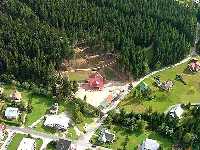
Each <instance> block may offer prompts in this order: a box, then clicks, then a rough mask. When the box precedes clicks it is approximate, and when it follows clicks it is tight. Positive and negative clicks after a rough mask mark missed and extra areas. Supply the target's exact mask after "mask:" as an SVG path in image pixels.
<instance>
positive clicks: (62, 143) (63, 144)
mask: <svg viewBox="0 0 200 150" xmlns="http://www.w3.org/2000/svg"><path fill="white" fill-rule="evenodd" d="M70 145H71V141H67V140H64V139H59V140H58V141H57V144H56V150H68V149H69V148H70Z"/></svg>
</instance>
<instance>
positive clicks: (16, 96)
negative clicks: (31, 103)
mask: <svg viewBox="0 0 200 150" xmlns="http://www.w3.org/2000/svg"><path fill="white" fill-rule="evenodd" d="M10 98H11V99H12V100H13V101H15V102H20V101H21V99H22V95H21V93H20V92H18V91H17V90H15V91H14V92H13V93H12V94H11V95H10Z"/></svg>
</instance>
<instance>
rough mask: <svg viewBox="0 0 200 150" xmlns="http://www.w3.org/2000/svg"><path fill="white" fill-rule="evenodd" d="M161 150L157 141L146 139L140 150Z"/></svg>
mask: <svg viewBox="0 0 200 150" xmlns="http://www.w3.org/2000/svg"><path fill="white" fill-rule="evenodd" d="M159 148H160V144H159V143H158V142H157V141H156V140H152V139H146V140H145V141H143V143H142V145H140V148H139V150H158V149H159Z"/></svg>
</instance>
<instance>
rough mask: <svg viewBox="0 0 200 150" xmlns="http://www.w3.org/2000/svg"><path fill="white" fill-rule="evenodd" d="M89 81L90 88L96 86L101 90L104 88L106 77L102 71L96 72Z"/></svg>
mask: <svg viewBox="0 0 200 150" xmlns="http://www.w3.org/2000/svg"><path fill="white" fill-rule="evenodd" d="M88 83H89V86H90V88H96V89H99V90H101V89H103V85H104V78H103V77H102V75H101V74H100V73H98V72H95V73H93V74H91V75H90V76H89V79H88Z"/></svg>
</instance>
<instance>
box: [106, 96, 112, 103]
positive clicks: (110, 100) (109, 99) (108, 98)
mask: <svg viewBox="0 0 200 150" xmlns="http://www.w3.org/2000/svg"><path fill="white" fill-rule="evenodd" d="M112 100H113V95H112V94H109V95H108V97H107V98H106V101H107V102H108V103H111V102H112Z"/></svg>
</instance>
